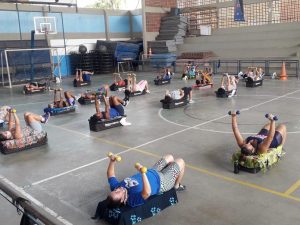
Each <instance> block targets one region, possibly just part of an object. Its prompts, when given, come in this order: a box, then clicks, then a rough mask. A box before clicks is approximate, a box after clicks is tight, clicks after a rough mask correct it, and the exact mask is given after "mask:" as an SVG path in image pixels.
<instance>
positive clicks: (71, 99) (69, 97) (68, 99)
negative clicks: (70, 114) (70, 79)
mask: <svg viewBox="0 0 300 225" xmlns="http://www.w3.org/2000/svg"><path fill="white" fill-rule="evenodd" d="M57 92H58V93H59V100H57V99H56V95H57ZM62 93H63V90H62V89H55V90H54V100H53V104H49V105H48V107H49V108H64V107H68V106H72V105H75V100H76V99H77V97H75V96H74V95H73V93H72V92H70V91H65V92H64V96H65V99H64V98H63V95H62Z"/></svg>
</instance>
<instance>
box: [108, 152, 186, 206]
mask: <svg viewBox="0 0 300 225" xmlns="http://www.w3.org/2000/svg"><path fill="white" fill-rule="evenodd" d="M137 170H138V171H141V172H139V173H137V174H135V175H133V176H131V177H127V178H125V179H124V180H122V181H118V180H117V178H116V175H115V158H110V161H109V165H108V168H107V178H108V183H109V185H110V190H111V192H110V194H109V195H108V197H107V199H106V201H107V206H108V207H109V208H115V207H119V206H121V205H128V206H131V207H136V206H139V205H142V204H144V203H145V202H146V200H147V199H148V198H149V197H150V196H151V195H156V194H159V193H163V192H167V191H169V190H170V189H172V188H175V189H176V190H177V191H183V190H185V189H186V187H185V186H184V185H182V184H181V181H182V178H183V175H184V170H185V162H184V160H183V159H181V158H179V159H175V160H174V157H173V156H172V155H165V156H164V157H162V158H161V159H160V160H159V161H158V162H157V163H155V164H154V166H153V167H152V168H151V169H148V170H147V172H146V173H143V172H142V170H141V168H140V166H139V167H138V168H137Z"/></svg>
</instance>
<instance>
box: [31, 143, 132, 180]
mask: <svg viewBox="0 0 300 225" xmlns="http://www.w3.org/2000/svg"><path fill="white" fill-rule="evenodd" d="M131 150H132V149H130V148H129V149H127V150H125V151H122V152H119V153H117V155H120V154H124V153H126V152H129V151H131ZM106 159H108V157H105V158H102V159H99V160H96V161H94V162H91V163H88V164H85V165H82V166H79V167H76V168H75V169H71V170H68V171H65V172H63V173H59V174H57V175H55V176H52V177H48V178H46V179H43V180H40V181H37V182H34V183H32V184H31V186H34V185H38V184H41V183H44V182H47V181H49V180H53V179H55V178H58V177H61V176H63V175H66V174H68V173H72V172H74V171H76V170H80V169H83V168H85V167H88V166H91V165H94V164H96V163H98V162H102V161H104V160H106Z"/></svg>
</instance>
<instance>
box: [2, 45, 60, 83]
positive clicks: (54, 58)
mask: <svg viewBox="0 0 300 225" xmlns="http://www.w3.org/2000/svg"><path fill="white" fill-rule="evenodd" d="M61 60H62V56H60V55H59V48H33V49H31V48H30V49H6V50H3V51H2V52H1V67H2V68H1V72H2V84H3V86H4V85H6V84H8V85H9V87H10V88H11V87H12V85H13V84H19V83H24V82H29V81H36V80H43V79H53V78H54V77H59V79H61V67H60V65H61Z"/></svg>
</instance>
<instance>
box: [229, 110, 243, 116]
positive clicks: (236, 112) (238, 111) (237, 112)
mask: <svg viewBox="0 0 300 225" xmlns="http://www.w3.org/2000/svg"><path fill="white" fill-rule="evenodd" d="M235 114H236V115H240V114H241V112H240V110H236V111H235ZM228 115H229V116H231V111H229V112H228Z"/></svg>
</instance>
